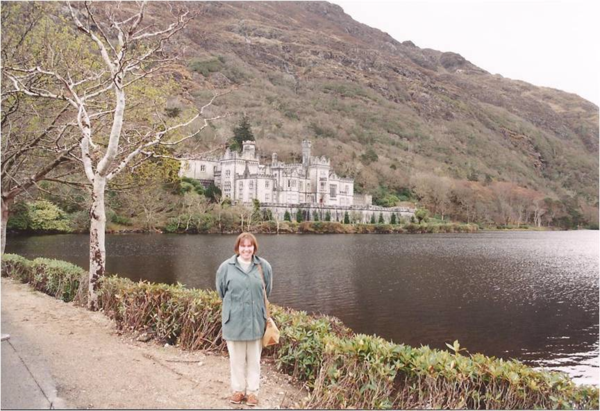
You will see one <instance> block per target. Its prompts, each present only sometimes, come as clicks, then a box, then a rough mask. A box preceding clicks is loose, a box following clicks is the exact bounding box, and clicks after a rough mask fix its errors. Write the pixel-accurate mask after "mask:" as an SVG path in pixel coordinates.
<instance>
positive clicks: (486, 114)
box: [96, 2, 599, 226]
mask: <svg viewBox="0 0 600 411" xmlns="http://www.w3.org/2000/svg"><path fill="white" fill-rule="evenodd" d="M96 4H97V5H98V6H97V7H103V6H102V5H100V4H99V3H96ZM164 5H165V3H150V5H149V8H148V11H149V13H148V15H147V17H146V19H147V21H152V20H156V21H168V20H169V19H170V18H172V16H171V15H170V13H169V8H168V7H165V6H164ZM179 5H183V3H179ZM185 6H187V7H189V8H190V9H192V10H193V11H195V12H197V13H198V16H197V17H196V18H195V19H194V20H193V21H192V22H191V23H190V24H189V25H188V26H187V27H186V28H185V30H184V31H182V32H181V33H179V34H178V36H177V37H176V38H174V39H173V42H172V43H171V45H170V48H171V51H177V52H179V53H180V54H181V55H182V57H183V58H182V60H181V64H180V65H178V66H177V67H176V68H175V72H174V74H173V75H174V78H175V80H176V81H177V83H178V84H179V85H180V86H181V94H180V95H177V96H172V98H170V99H169V103H168V107H167V108H168V109H170V110H172V111H171V113H175V115H177V113H178V112H181V111H179V110H174V109H182V110H183V109H185V108H187V107H190V106H192V105H193V106H196V107H201V106H202V105H204V104H205V103H206V102H207V100H208V99H209V98H210V96H211V95H212V91H213V90H214V89H231V88H232V87H235V89H234V91H233V92H231V93H230V94H228V95H226V96H224V97H222V98H220V99H218V100H217V101H216V103H215V106H214V107H212V108H211V109H212V112H215V113H216V112H218V113H224V112H229V113H231V114H232V115H231V116H230V117H228V118H227V119H226V120H224V121H219V122H217V123H214V125H213V126H212V128H211V129H210V130H208V131H206V132H204V133H203V135H202V136H201V137H199V138H198V139H196V140H195V141H194V142H193V143H191V144H187V145H186V146H182V147H180V150H181V152H182V153H185V154H198V153H201V152H203V151H205V150H206V149H208V148H214V147H215V146H217V145H219V144H223V143H224V142H226V141H227V140H228V139H229V138H230V137H231V136H232V129H233V128H234V127H235V125H236V124H238V123H239V121H240V117H241V115H242V114H245V115H247V116H248V118H249V120H250V123H251V125H252V129H253V132H254V135H255V136H256V139H257V145H258V149H259V150H260V152H261V155H263V156H264V158H265V160H263V161H264V162H268V158H270V155H271V153H272V152H277V153H278V154H279V159H280V160H283V161H290V160H292V159H297V158H298V157H299V155H300V150H301V149H300V147H301V146H300V143H301V141H302V139H305V138H309V139H311V140H312V141H313V153H314V154H315V155H319V156H322V155H324V156H327V157H329V158H331V160H332V166H333V168H334V169H335V171H336V173H337V174H338V175H340V176H343V177H352V178H354V179H355V181H356V184H355V187H356V190H357V192H364V193H370V194H373V195H374V199H375V200H376V201H377V202H378V203H379V204H383V205H386V204H388V203H389V202H388V203H386V198H389V196H390V195H392V194H393V195H395V197H392V200H391V202H392V203H393V202H394V201H395V200H397V199H400V200H403V199H404V200H406V199H410V200H419V201H420V203H421V205H424V206H426V207H428V208H429V209H430V210H431V211H432V213H434V214H438V215H441V216H444V214H446V215H450V216H451V217H453V218H456V219H460V220H465V221H467V220H471V221H472V220H479V221H481V220H487V221H489V222H492V221H493V222H495V223H498V224H499V223H506V224H508V223H517V224H519V223H521V222H524V221H529V222H531V223H533V222H534V220H535V217H534V215H535V214H536V213H539V210H537V211H536V209H537V208H539V207H540V204H541V202H542V201H544V203H543V207H545V208H544V210H545V211H544V213H545V215H546V216H547V218H548V221H546V222H545V223H548V224H550V223H552V224H555V223H556V221H554V220H556V219H558V218H559V216H560V215H564V216H567V217H568V218H570V219H571V220H572V223H573V224H571V223H569V224H567V225H571V226H579V225H580V220H581V218H583V220H584V221H585V222H587V223H593V224H597V220H598V216H597V214H598V189H599V187H598V179H599V178H598V167H599V161H598V148H599V130H598V120H599V111H598V107H597V106H596V105H595V104H593V103H591V102H588V101H586V100H584V99H582V98H580V97H578V96H576V95H574V94H569V93H566V92H562V91H560V90H555V89H551V88H544V87H537V86H533V85H531V84H528V83H525V82H522V81H515V80H511V79H507V78H504V77H502V76H500V75H492V74H490V73H488V72H486V71H485V70H484V69H482V68H479V67H476V66H475V65H473V64H472V63H470V62H469V61H468V57H469V56H461V55H459V54H456V53H452V52H440V51H436V50H431V49H421V48H419V47H418V46H417V45H415V44H413V43H412V42H411V41H410V39H393V38H392V37H390V36H389V35H388V34H386V33H383V32H381V31H379V30H377V29H374V28H371V27H368V26H366V25H364V24H361V23H358V22H356V21H354V20H353V19H352V18H351V17H350V16H349V15H347V14H345V13H344V11H343V10H342V8H341V7H339V6H337V5H333V4H330V3H327V2H224V3H220V2H189V3H185ZM127 7H131V5H127V3H124V5H123V8H127ZM473 57H475V56H473ZM574 75H576V73H574ZM438 197H440V198H438ZM465 198H473V201H472V202H471V203H470V204H466V203H465V201H462V200H464V199H465ZM523 198H525V199H526V200H527V201H526V202H527V204H525V205H523V204H521V205H519V204H518V203H519V199H523ZM549 199H552V200H549ZM484 203H485V204H486V206H485V207H487V209H486V210H487V211H486V210H483V211H482V210H479V211H477V207H478V206H481V204H484ZM504 203H507V204H509V206H510V207H509V208H510V209H511V210H510V214H511V216H508V215H506V216H504V215H503V214H504V213H505V211H503V205H502V204H504ZM556 204H559V205H560V207H558V208H560V210H559V211H557V210H551V208H552V207H554V206H556ZM520 207H524V210H526V212H525V215H522V214H523V213H522V212H521V211H519V210H520ZM467 209H468V210H471V209H473V210H475V211H473V213H474V214H473V215H470V213H471V211H468V210H467ZM492 209H493V212H492V211H489V210H492ZM465 210H467V211H465ZM478 212H479V215H478V214H477V213H478ZM548 216H551V217H548ZM582 216H583V217H582ZM538 217H539V215H538ZM580 217H581V218H580ZM540 221H541V220H537V222H536V224H538V225H539V224H540Z"/></svg>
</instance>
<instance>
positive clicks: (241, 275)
mask: <svg viewBox="0 0 600 411" xmlns="http://www.w3.org/2000/svg"><path fill="white" fill-rule="evenodd" d="M234 250H235V254H234V255H233V257H231V258H230V259H228V260H226V261H224V262H223V264H221V266H220V267H219V270H218V271H217V292H218V293H219V296H220V297H221V299H222V300H223V309H222V311H223V314H222V321H223V339H224V340H225V341H226V342H227V350H228V351H229V365H230V370H231V390H232V391H233V394H232V396H231V398H230V402H231V403H233V404H240V403H241V402H243V401H246V405H249V406H252V407H253V406H256V405H258V388H259V383H260V354H261V352H262V343H261V339H262V336H263V334H264V332H265V326H266V321H267V314H266V313H267V311H266V307H265V297H264V293H263V287H264V286H266V293H267V296H269V295H270V294H271V287H272V284H273V271H272V269H271V265H270V264H269V263H268V262H267V261H266V260H265V259H263V258H258V257H257V256H256V253H257V252H258V242H257V241H256V237H254V236H253V235H252V234H250V233H242V234H240V235H239V236H238V238H237V240H236V241H235V246H234ZM263 277H264V283H263ZM263 284H264V285H263ZM246 395H247V396H246Z"/></svg>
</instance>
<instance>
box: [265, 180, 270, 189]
mask: <svg viewBox="0 0 600 411" xmlns="http://www.w3.org/2000/svg"><path fill="white" fill-rule="evenodd" d="M265 188H269V180H267V181H265Z"/></svg>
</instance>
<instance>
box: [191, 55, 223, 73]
mask: <svg viewBox="0 0 600 411" xmlns="http://www.w3.org/2000/svg"><path fill="white" fill-rule="evenodd" d="M189 67H190V70H192V71H195V72H197V73H201V74H202V75H203V76H204V77H208V76H209V74H210V73H215V72H217V71H220V70H221V69H222V68H223V59H219V58H212V59H208V60H201V59H194V60H192V61H191V62H190V65H189Z"/></svg>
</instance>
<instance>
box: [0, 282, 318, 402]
mask: <svg viewBox="0 0 600 411" xmlns="http://www.w3.org/2000/svg"><path fill="white" fill-rule="evenodd" d="M2 323H3V324H5V325H6V324H9V325H10V327H8V326H6V327H3V328H7V329H8V328H10V332H11V338H12V335H14V336H15V340H16V339H17V337H18V339H19V340H21V341H23V342H24V344H23V346H24V349H25V348H26V349H28V350H30V351H31V353H32V355H34V356H35V357H36V358H39V359H40V360H41V361H42V362H43V363H45V364H44V366H45V367H47V369H48V371H49V373H50V375H51V376H52V379H53V380H54V382H55V384H56V387H57V391H58V392H57V394H58V397H60V398H61V399H63V400H64V401H65V403H66V405H67V407H69V408H80V409H85V408H104V409H106V408H110V409H115V408H116V409H149V408H161V409H169V408H179V409H191V408H196V409H197V408H221V409H244V408H249V407H246V406H245V405H233V404H230V403H229V402H228V401H227V399H228V397H229V395H230V389H229V359H228V357H226V356H223V355H220V354H214V353H210V352H200V351H196V352H185V351H182V350H180V349H179V348H176V347H172V346H161V345H158V344H157V343H155V342H152V341H151V342H148V343H143V342H140V341H137V340H136V339H135V336H133V335H119V334H118V333H117V331H116V328H115V324H114V322H113V321H112V320H109V319H108V318H107V317H106V316H104V315H103V314H102V313H99V312H90V311H88V310H86V309H84V308H81V307H76V306H74V305H73V304H72V303H64V302H62V301H59V300H56V299H54V298H52V297H50V296H47V295H45V294H42V293H39V292H36V291H33V290H32V289H31V288H30V287H29V286H28V285H25V284H20V283H18V282H15V281H13V280H10V279H6V278H2ZM3 332H5V331H3ZM306 395H307V392H306V391H305V390H302V389H301V387H300V385H299V384H292V382H291V379H290V377H288V376H286V375H284V374H281V373H278V372H277V371H276V369H275V366H274V365H273V364H272V363H270V362H269V361H264V360H263V365H262V373H261V391H260V405H259V407H257V408H265V409H278V408H301V407H302V400H303V399H304V398H305V397H306Z"/></svg>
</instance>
